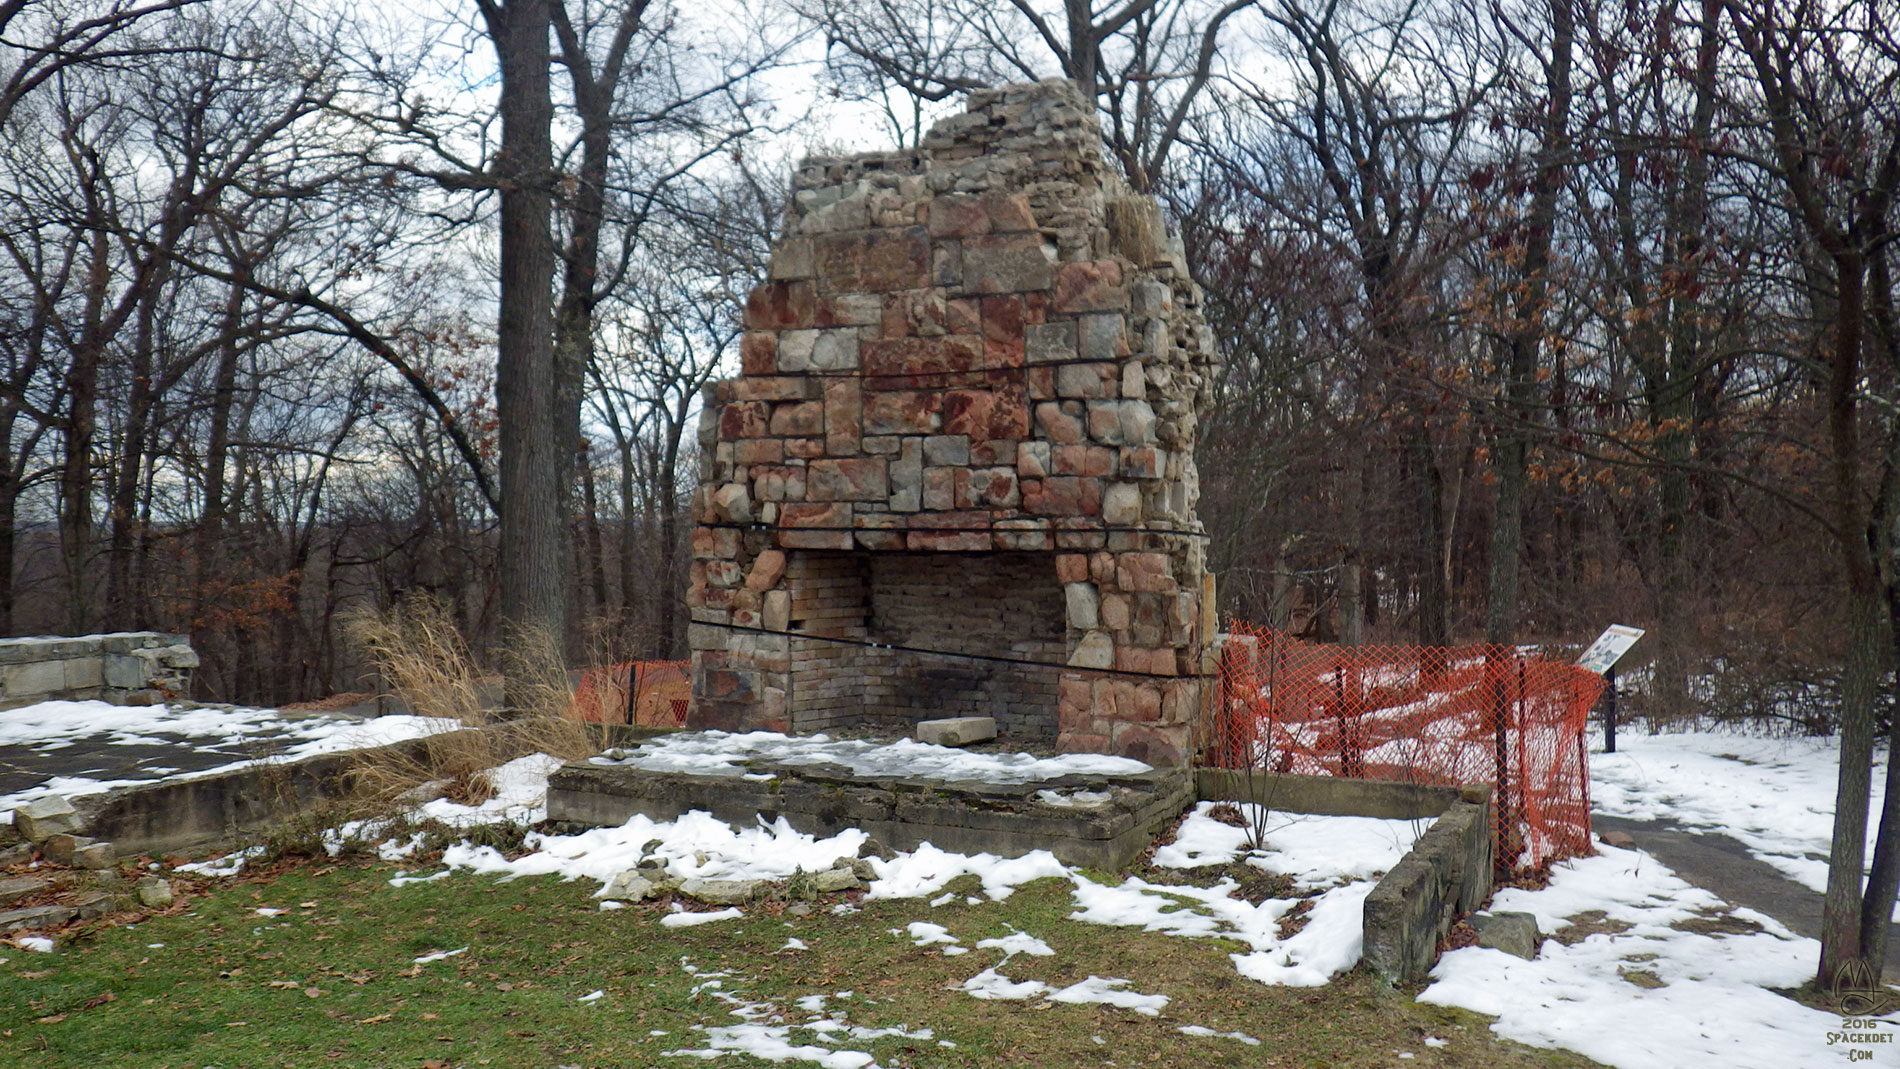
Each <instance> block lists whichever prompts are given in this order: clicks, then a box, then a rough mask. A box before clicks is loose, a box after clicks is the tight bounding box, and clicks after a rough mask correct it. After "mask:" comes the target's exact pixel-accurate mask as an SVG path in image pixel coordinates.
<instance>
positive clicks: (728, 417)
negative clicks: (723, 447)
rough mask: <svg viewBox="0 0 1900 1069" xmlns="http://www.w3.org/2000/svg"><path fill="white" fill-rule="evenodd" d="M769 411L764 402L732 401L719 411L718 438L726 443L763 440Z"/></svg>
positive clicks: (769, 406) (770, 408) (769, 407)
mask: <svg viewBox="0 0 1900 1069" xmlns="http://www.w3.org/2000/svg"><path fill="white" fill-rule="evenodd" d="M771 411H772V406H771V405H769V404H767V403H766V402H764V401H734V402H733V403H731V404H729V405H727V406H726V407H725V408H723V409H720V411H719V437H720V438H721V439H723V440H725V441H728V442H732V441H737V440H739V439H741V438H763V437H765V434H766V428H767V425H768V423H769V421H770V419H771Z"/></svg>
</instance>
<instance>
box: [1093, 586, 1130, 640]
mask: <svg viewBox="0 0 1900 1069" xmlns="http://www.w3.org/2000/svg"><path fill="white" fill-rule="evenodd" d="M1098 611H1099V612H1100V614H1101V619H1102V626H1103V627H1106V628H1108V629H1109V630H1110V631H1126V630H1128V626H1129V624H1130V623H1131V622H1132V620H1133V613H1132V612H1131V606H1130V602H1129V599H1128V595H1127V594H1103V595H1102V599H1101V605H1100V607H1099V610H1098Z"/></svg>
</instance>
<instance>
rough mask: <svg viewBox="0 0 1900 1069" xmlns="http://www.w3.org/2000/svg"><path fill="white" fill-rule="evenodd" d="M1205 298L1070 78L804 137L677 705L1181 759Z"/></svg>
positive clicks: (1192, 692)
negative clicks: (952, 112)
mask: <svg viewBox="0 0 1900 1069" xmlns="http://www.w3.org/2000/svg"><path fill="white" fill-rule="evenodd" d="M1200 304H1201V295H1200V292H1199V290H1198V288H1197V287H1196V286H1195V285H1194V283H1193V282H1192V280H1191V279H1189V277H1188V274H1187V270H1186V267H1185V264H1184V263H1183V261H1182V255H1181V248H1180V243H1179V240H1178V239H1177V238H1174V237H1172V236H1171V235H1170V234H1168V232H1167V229H1166V227H1165V225H1164V224H1163V221H1162V218H1161V214H1160V211H1159V209H1158V208H1157V206H1156V205H1155V203H1154V201H1153V200H1151V199H1150V198H1147V197H1144V196H1139V195H1136V194H1133V193H1131V192H1130V191H1129V190H1128V188H1127V187H1126V186H1125V185H1124V184H1123V182H1122V181H1121V180H1120V178H1119V177H1118V175H1117V174H1116V173H1115V172H1114V170H1113V169H1112V168H1111V167H1110V166H1109V165H1108V164H1107V163H1106V162H1105V161H1104V159H1103V157H1102V151H1101V141H1100V135H1099V132H1098V129H1097V127H1096V125H1095V120H1094V118H1093V115H1092V113H1091V111H1090V110H1089V108H1088V106H1087V105H1086V103H1085V102H1084V101H1083V100H1082V99H1081V98H1080V97H1079V96H1078V94H1077V93H1076V92H1075V90H1074V88H1073V87H1072V86H1071V85H1070V84H1069V83H1067V82H1060V81H1055V82H1043V83H1038V84H1035V85H1024V86H1011V87H1007V88H1004V89H1000V90H992V91H983V92H979V93H975V94H973V95H972V96H971V97H970V100H969V108H968V111H967V112H966V113H964V114H962V115H957V116H954V117H951V118H949V119H946V120H944V121H942V122H940V123H938V124H937V126H936V127H935V128H934V129H933V130H932V131H931V134H930V136H929V137H928V138H927V139H926V140H925V142H924V145H923V146H922V147H921V148H920V149H918V150H914V151H906V152H897V153H884V154H874V155H865V156H854V157H849V158H841V159H829V158H820V159H812V160H808V161H806V163H805V164H804V165H803V166H802V167H801V168H800V169H799V171H798V173H797V175H796V177H795V179H794V185H793V196H792V201H791V204H790V206H789V207H788V209H787V213H786V221H785V228H784V232H783V235H782V236H781V237H780V239H779V241H778V244H777V245H776V247H775V249H774V252H773V256H772V262H771V268H770V278H769V281H767V282H766V283H764V284H763V285H761V286H759V287H758V288H757V289H756V290H754V291H753V293H752V295H751V297H750V300H749V301H748V303H747V308H746V324H745V325H746V328H747V329H746V333H745V335H744V338H743V340H742V342H741V360H742V365H743V367H742V372H743V373H742V375H741V377H739V378H737V379H731V380H727V381H724V382H720V383H716V384H714V385H713V386H712V387H710V388H709V389H708V392H707V399H706V406H705V412H704V416H703V419H702V423H701V427H700V444H701V448H702V459H701V465H702V467H701V481H700V487H699V490H698V492H697V494H696V496H695V499H694V503H693V511H694V519H695V522H696V523H697V524H698V525H699V526H697V527H696V528H695V530H694V532H693V557H694V562H693V567H692V576H691V586H690V588H689V590H688V593H687V603H688V606H689V608H690V610H691V612H692V618H693V627H692V629H691V641H692V647H693V701H692V707H691V710H690V712H689V714H688V721H687V722H688V725H689V726H692V727H700V728H725V729H730V730H754V729H772V730H792V731H814V730H822V729H826V728H832V727H838V726H843V725H847V724H858V723H872V724H877V725H882V726H888V727H891V728H893V729H897V730H902V729H903V728H905V727H907V726H908V725H909V724H911V723H914V722H915V721H917V720H920V719H927V718H931V717H937V716H952V715H968V714H982V715H995V716H996V717H997V718H998V726H999V728H1001V729H1002V730H1003V731H1004V732H1005V734H1006V735H1007V736H1010V737H1014V738H1018V739H1022V740H1024V741H1038V740H1041V741H1047V740H1053V741H1054V742H1055V743H1056V745H1057V746H1058V747H1059V748H1060V749H1063V750H1068V751H1092V752H1103V753H1115V754H1123V755H1127V756H1131V757H1136V758H1140V759H1142V760H1146V761H1149V762H1151V763H1156V764H1179V763H1182V762H1184V761H1185V760H1187V758H1188V756H1189V753H1190V747H1191V745H1192V735H1193V728H1194V725H1195V724H1196V723H1197V722H1198V720H1199V717H1200V716H1201V710H1202V708H1203V703H1204V701H1206V700H1208V699H1209V698H1210V697H1211V683H1210V673H1211V670H1212V665H1211V663H1209V662H1210V655H1209V654H1208V647H1207V642H1208V640H1209V638H1211V636H1212V635H1213V632H1214V586H1213V577H1212V576H1211V575H1210V574H1209V573H1208V571H1207V568H1206V558H1205V545H1204V539H1203V536H1202V530H1201V526H1200V523H1199V521H1198V520H1197V519H1196V517H1195V513H1194V506H1195V501H1196V498H1197V497H1198V494H1199V487H1198V475H1197V473H1196V470H1195V467H1194V443H1195V434H1196V424H1197V420H1198V418H1199V415H1200V413H1201V412H1202V411H1203V410H1204V406H1205V404H1206V402H1207V398H1208V384H1209V380H1210V378H1211V376H1212V375H1213V374H1214V372H1215V367H1216V355H1215V352H1214V347H1213V344H1212V340H1211V335H1210V332H1209V331H1208V329H1207V327H1206V325H1205V322H1204V320H1203V318H1202V315H1201V310H1200Z"/></svg>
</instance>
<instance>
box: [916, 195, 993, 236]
mask: <svg viewBox="0 0 1900 1069" xmlns="http://www.w3.org/2000/svg"><path fill="white" fill-rule="evenodd" d="M924 226H925V227H926V228H928V229H929V231H930V236H931V237H933V238H968V237H975V236H977V235H978V234H987V233H989V232H990V229H991V225H990V213H989V211H988V210H987V209H986V208H985V207H984V204H983V198H982V197H979V196H973V195H971V194H967V193H946V194H944V195H943V196H941V197H937V198H935V199H934V200H932V201H931V202H930V206H929V207H928V208H927V209H925V212H924Z"/></svg>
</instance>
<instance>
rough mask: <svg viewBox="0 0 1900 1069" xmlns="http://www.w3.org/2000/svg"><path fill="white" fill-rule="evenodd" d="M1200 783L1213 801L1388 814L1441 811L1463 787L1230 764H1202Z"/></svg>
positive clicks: (1417, 815)
mask: <svg viewBox="0 0 1900 1069" xmlns="http://www.w3.org/2000/svg"><path fill="white" fill-rule="evenodd" d="M1194 784H1195V788H1196V789H1197V790H1198V791H1199V792H1200V796H1201V798H1203V799H1205V800H1210V801H1223V802H1252V803H1254V804H1255V805H1263V806H1266V807H1267V808H1268V809H1277V810H1281V811H1283V812H1287V813H1312V814H1315V815H1323V816H1345V817H1379V818H1381V819H1384V820H1423V819H1429V818H1432V817H1436V816H1438V815H1439V814H1440V813H1443V812H1445V810H1447V809H1448V808H1450V807H1451V805H1452V803H1454V802H1456V801H1458V798H1459V794H1460V791H1459V788H1457V787H1423V786H1418V785H1416V784H1411V783H1385V782H1381V781H1379V780H1369V779H1348V778H1346V777H1344V776H1302V775H1296V774H1294V773H1291V772H1260V771H1253V772H1246V771H1235V770H1233V769H1226V768H1202V769H1197V770H1196V771H1195V773H1194Z"/></svg>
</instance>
